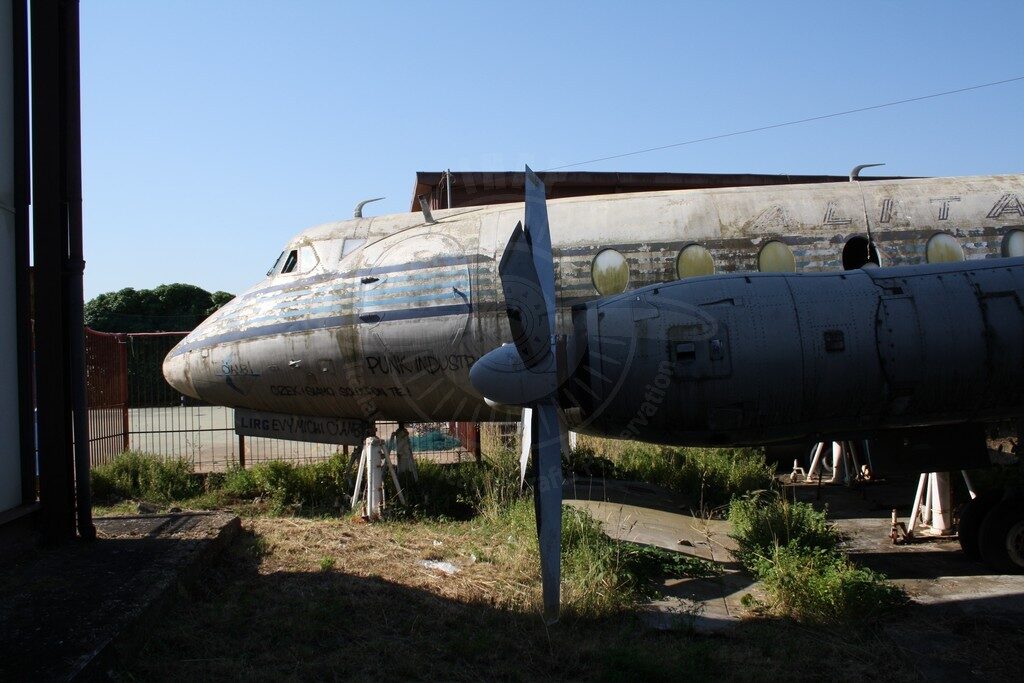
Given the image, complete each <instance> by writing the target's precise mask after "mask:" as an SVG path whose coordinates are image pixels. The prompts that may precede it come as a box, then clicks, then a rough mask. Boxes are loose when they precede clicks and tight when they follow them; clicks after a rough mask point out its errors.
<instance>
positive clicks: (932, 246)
mask: <svg viewBox="0 0 1024 683" xmlns="http://www.w3.org/2000/svg"><path fill="white" fill-rule="evenodd" d="M924 256H925V260H926V261H928V263H953V262H956V261H963V260H964V248H963V247H961V246H960V243H959V242H957V240H956V238H955V237H953V236H952V235H950V234H949V233H947V232H937V233H935V234H934V235H932V236H931V238H930V239H929V240H928V244H927V245H925V249H924Z"/></svg>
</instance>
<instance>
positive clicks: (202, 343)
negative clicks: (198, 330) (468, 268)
mask: <svg viewBox="0 0 1024 683" xmlns="http://www.w3.org/2000/svg"><path fill="white" fill-rule="evenodd" d="M472 310H473V307H472V306H471V305H470V304H451V305H447V306H432V307H429V308H428V307H423V308H407V309H401V310H392V311H381V312H374V314H373V315H374V317H376V318H378V319H379V322H390V321H393V320H418V319H421V318H436V317H439V316H445V315H464V314H466V313H469V312H470V311H472ZM361 323H363V321H362V320H360V318H359V316H358V315H356V314H354V313H352V314H349V315H338V316H330V317H326V318H305V319H302V320H294V321H290V322H282V323H275V324H273V325H264V326H262V327H255V328H250V329H247V330H238V331H235V332H225V333H223V334H217V335H213V336H211V337H206V338H203V339H197V340H195V341H192V342H189V343H187V344H185V343H183V344H181V345H179V346H177V347H175V349H174V351H173V352H172V355H171V357H172V358H173V357H174V356H178V355H181V354H183V353H185V352H186V351H191V350H192V349H198V348H203V347H207V346H213V345H215V344H225V343H228V342H233V341H240V340H243V339H255V338H257V337H269V336H271V335H274V334H288V333H290V332H305V331H308V330H320V329H327V328H331V327H344V326H346V325H357V324H361Z"/></svg>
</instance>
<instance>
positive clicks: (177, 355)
mask: <svg viewBox="0 0 1024 683" xmlns="http://www.w3.org/2000/svg"><path fill="white" fill-rule="evenodd" d="M186 341H188V337H186V338H185V339H183V340H182V341H181V343H179V344H178V346H175V347H174V348H173V349H171V352H170V353H169V354H167V357H166V358H164V368H163V370H164V379H165V380H167V383H168V384H170V385H171V386H172V387H174V388H175V390H177V391H179V392H180V393H182V394H184V395H186V396H191V397H192V398H196V399H198V398H199V394H198V393H197V392H196V388H195V386H193V384H192V380H191V379H190V378H189V372H188V357H189V353H188V352H187V351H185V352H179V351H178V349H179V347H181V345H182V344H184V343H185V342H186Z"/></svg>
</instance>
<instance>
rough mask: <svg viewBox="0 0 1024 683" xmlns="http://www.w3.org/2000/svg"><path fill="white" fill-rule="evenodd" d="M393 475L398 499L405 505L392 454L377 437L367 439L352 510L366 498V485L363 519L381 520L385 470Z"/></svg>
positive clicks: (360, 460)
mask: <svg viewBox="0 0 1024 683" xmlns="http://www.w3.org/2000/svg"><path fill="white" fill-rule="evenodd" d="M385 467H386V468H387V469H388V471H389V472H390V473H391V480H392V481H393V482H394V484H395V491H397V492H398V498H399V500H401V501H402V503H405V496H404V495H403V494H402V487H401V485H400V484H399V483H398V473H397V472H396V471H395V466H394V464H393V463H392V462H391V457H390V454H389V453H388V451H387V449H386V448H385V447H384V444H383V443H382V442H381V440H380V439H378V438H377V437H376V436H370V437H367V439H366V441H364V442H363V448H362V452H361V454H360V457H359V469H358V470H357V474H356V490H355V492H354V493H353V495H352V509H353V510H355V509H356V505H358V504H359V501H360V499H362V498H363V497H364V488H363V487H364V483H365V505H364V507H363V517H364V518H365V519H367V520H369V521H371V522H373V521H376V520H378V519H380V516H381V514H382V513H383V512H384V468H385Z"/></svg>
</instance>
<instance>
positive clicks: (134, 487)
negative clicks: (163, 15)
mask: <svg viewBox="0 0 1024 683" xmlns="http://www.w3.org/2000/svg"><path fill="white" fill-rule="evenodd" d="M90 474H91V479H90V481H91V484H92V493H93V495H94V496H95V497H96V499H97V500H101V501H116V500H118V499H135V500H148V501H157V502H162V503H163V502H170V501H173V500H182V499H185V498H190V497H192V496H195V495H197V494H198V493H199V492H200V490H201V487H200V484H199V480H198V479H197V478H196V476H195V475H194V474H193V470H192V463H191V462H189V461H187V460H161V459H160V458H158V457H156V456H154V455H148V454H145V453H139V452H138V451H126V452H125V453H122V454H121V455H119V456H118V457H116V458H115V459H114V460H113V461H111V462H109V463H107V464H105V465H99V466H96V467H93V468H92V469H91V473H90Z"/></svg>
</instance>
